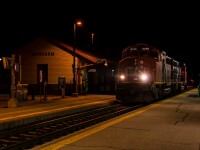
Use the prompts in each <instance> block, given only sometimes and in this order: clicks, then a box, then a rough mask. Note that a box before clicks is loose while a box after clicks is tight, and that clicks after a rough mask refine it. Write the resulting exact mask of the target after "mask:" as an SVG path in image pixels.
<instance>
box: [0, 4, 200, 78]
mask: <svg viewBox="0 0 200 150" xmlns="http://www.w3.org/2000/svg"><path fill="white" fill-rule="evenodd" d="M167 2H168V1H167ZM167 2H162V3H152V2H151V3H150V2H148V3H147V2H142V1H141V2H140V3H136V2H134V1H132V2H131V1H127V2H125V1H120V2H115V1H113V2H108V1H106V2H103V1H99V2H98V1H94V2H93V3H92V2H91V1H81V3H80V2H78V1H74V2H73V3H71V2H70V3H69V2H68V1H66V2H64V1H60V2H58V1H56V2H49V1H46V2H43V3H41V2H40V3H39V2H38V3H37V2H36V1H34V2H31V1H27V2H26V3H21V4H20V2H19V1H18V2H14V3H13V2H10V3H9V4H1V6H0V7H1V9H0V19H1V23H0V38H1V39H0V57H2V56H5V55H10V54H11V53H12V52H14V51H15V50H17V48H20V47H22V46H23V45H25V44H27V43H28V42H30V41H31V40H33V39H35V38H37V37H40V36H47V37H52V38H55V39H58V40H60V41H63V42H66V43H71V44H72V43H73V23H74V21H75V20H76V19H78V18H79V19H81V20H82V22H83V25H82V27H79V28H77V34H76V36H77V47H81V48H83V49H85V50H86V51H90V52H93V53H96V54H98V55H101V56H102V57H107V58H112V59H113V58H115V59H117V60H119V59H120V58H121V51H122V50H123V48H125V47H126V46H129V45H131V44H135V43H138V42H140V43H146V44H150V45H151V46H155V47H157V48H159V49H161V50H164V51H166V53H167V54H168V55H169V56H171V57H173V58H174V59H176V60H177V61H180V62H183V63H186V65H187V66H188V71H189V73H190V74H195V75H198V74H199V73H200V67H198V65H199V64H200V63H198V61H199V56H198V55H199V54H198V53H199V52H198V51H199V47H198V46H199V35H200V31H199V27H200V23H199V22H200V21H199V18H200V17H199V14H200V12H199V8H198V5H197V4H195V3H194V2H193V3H192V2H190V3H189V2H187V3H184V2H181V3H178V2H177V3H169V2H168V3H167ZM68 3H69V4H68ZM92 33H94V39H93V40H94V43H93V45H92V44H91V43H92V38H91V34H92ZM92 46H93V47H92Z"/></svg>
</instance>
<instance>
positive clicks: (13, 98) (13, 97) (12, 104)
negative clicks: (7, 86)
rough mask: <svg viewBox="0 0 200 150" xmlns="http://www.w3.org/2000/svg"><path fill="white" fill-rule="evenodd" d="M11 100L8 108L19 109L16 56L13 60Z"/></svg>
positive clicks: (13, 55)
mask: <svg viewBox="0 0 200 150" xmlns="http://www.w3.org/2000/svg"><path fill="white" fill-rule="evenodd" d="M10 67H11V98H10V99H9V101H8V107H9V108H10V107H17V106H18V100H17V99H16V86H15V54H12V58H11V64H10Z"/></svg>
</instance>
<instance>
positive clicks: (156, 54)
mask: <svg viewBox="0 0 200 150" xmlns="http://www.w3.org/2000/svg"><path fill="white" fill-rule="evenodd" d="M150 55H151V57H152V58H153V59H155V60H158V52H155V51H152V52H151V53H150Z"/></svg>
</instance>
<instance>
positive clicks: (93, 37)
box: [92, 33, 94, 49]
mask: <svg viewBox="0 0 200 150" xmlns="http://www.w3.org/2000/svg"><path fill="white" fill-rule="evenodd" d="M93 45H94V33H92V49H93V48H94V47H93Z"/></svg>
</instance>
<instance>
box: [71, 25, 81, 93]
mask: <svg viewBox="0 0 200 150" xmlns="http://www.w3.org/2000/svg"><path fill="white" fill-rule="evenodd" d="M81 24H82V22H81V21H76V22H74V45H73V88H74V89H73V90H74V91H73V92H74V93H72V96H78V91H77V82H76V26H77V25H81Z"/></svg>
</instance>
